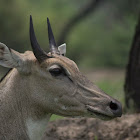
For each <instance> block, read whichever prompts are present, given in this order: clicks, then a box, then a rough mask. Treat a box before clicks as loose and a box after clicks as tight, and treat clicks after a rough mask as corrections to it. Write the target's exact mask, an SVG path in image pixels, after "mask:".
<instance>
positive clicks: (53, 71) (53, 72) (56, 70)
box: [49, 68, 63, 76]
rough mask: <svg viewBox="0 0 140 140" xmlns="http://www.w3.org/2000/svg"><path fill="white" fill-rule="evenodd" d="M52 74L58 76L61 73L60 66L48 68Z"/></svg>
mask: <svg viewBox="0 0 140 140" xmlns="http://www.w3.org/2000/svg"><path fill="white" fill-rule="evenodd" d="M49 72H50V73H51V75H52V76H59V75H61V74H62V73H63V70H62V69H61V68H54V69H51V70H49Z"/></svg>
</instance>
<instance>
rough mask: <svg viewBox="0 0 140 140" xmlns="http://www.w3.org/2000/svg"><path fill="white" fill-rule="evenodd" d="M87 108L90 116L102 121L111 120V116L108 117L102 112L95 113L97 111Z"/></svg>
mask: <svg viewBox="0 0 140 140" xmlns="http://www.w3.org/2000/svg"><path fill="white" fill-rule="evenodd" d="M86 107H87V110H88V112H90V115H94V116H96V117H97V118H100V119H102V120H111V119H113V118H114V117H113V116H111V115H108V114H105V113H104V112H101V111H97V110H94V109H93V108H92V107H91V106H89V105H88V106H86Z"/></svg>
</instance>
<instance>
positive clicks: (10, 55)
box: [0, 43, 23, 68]
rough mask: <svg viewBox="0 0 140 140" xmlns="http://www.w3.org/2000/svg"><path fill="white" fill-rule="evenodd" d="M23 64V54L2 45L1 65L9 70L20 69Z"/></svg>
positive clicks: (0, 50)
mask: <svg viewBox="0 0 140 140" xmlns="http://www.w3.org/2000/svg"><path fill="white" fill-rule="evenodd" d="M22 64H23V57H22V54H20V53H19V52H16V51H14V50H12V49H10V48H8V47H7V46H6V45H5V44H3V43H0V65H2V66H4V67H7V68H18V67H19V68H20V67H22Z"/></svg>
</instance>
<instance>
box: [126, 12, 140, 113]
mask: <svg viewBox="0 0 140 140" xmlns="http://www.w3.org/2000/svg"><path fill="white" fill-rule="evenodd" d="M124 90H125V104H126V109H127V110H128V111H129V110H130V111H132V112H140V14H139V20H138V23H137V26H136V31H135V35H134V38H133V42H132V46H131V50H130V54H129V62H128V66H127V71H126V80H125V86H124Z"/></svg>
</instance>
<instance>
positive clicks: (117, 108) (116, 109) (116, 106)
mask: <svg viewBox="0 0 140 140" xmlns="http://www.w3.org/2000/svg"><path fill="white" fill-rule="evenodd" d="M109 107H110V109H111V111H112V112H113V114H114V115H115V116H116V117H121V116H122V105H121V104H120V103H119V102H118V101H111V102H110V104H109Z"/></svg>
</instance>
